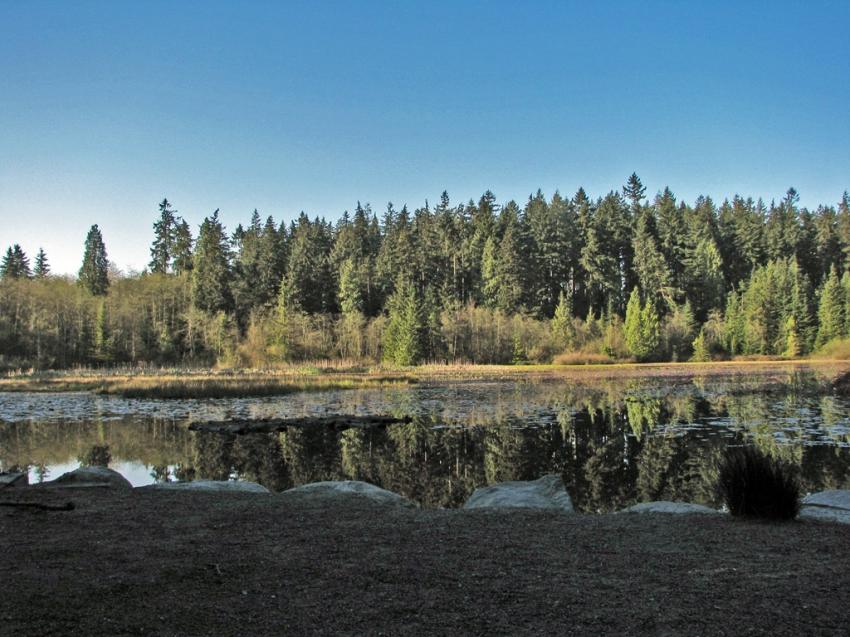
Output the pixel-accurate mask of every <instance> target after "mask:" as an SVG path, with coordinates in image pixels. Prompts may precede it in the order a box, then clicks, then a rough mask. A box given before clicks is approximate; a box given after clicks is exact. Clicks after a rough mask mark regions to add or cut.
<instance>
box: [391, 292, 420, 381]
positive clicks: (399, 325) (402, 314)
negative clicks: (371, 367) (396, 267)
mask: <svg viewBox="0 0 850 637" xmlns="http://www.w3.org/2000/svg"><path fill="white" fill-rule="evenodd" d="M387 309H388V319H387V326H386V329H385V330H384V339H383V345H384V352H383V360H384V361H385V362H387V363H390V364H393V365H400V366H406V365H415V364H416V363H418V362H419V361H420V360H421V358H422V350H423V347H422V330H423V327H424V325H423V322H424V321H423V316H422V313H421V309H420V304H419V299H418V297H417V294H416V290H415V289H414V288H413V286H412V285H411V284H410V283H409V282H407V281H405V280H404V279H399V281H398V282H397V283H396V289H395V292H394V293H393V294H392V296H391V297H390V299H389V301H388V302H387Z"/></svg>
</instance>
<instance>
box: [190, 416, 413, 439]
mask: <svg viewBox="0 0 850 637" xmlns="http://www.w3.org/2000/svg"><path fill="white" fill-rule="evenodd" d="M412 420H413V419H412V418H411V417H410V416H405V417H403V418H396V417H394V416H314V417H307V418H258V419H255V420H210V421H207V422H193V423H191V424H190V425H189V430H190V431H205V432H211V433H220V434H235V435H241V434H256V433H273V432H277V431H284V430H286V429H290V428H293V427H302V428H303V427H329V428H332V429H336V430H338V431H342V430H345V429H372V428H381V427H386V426H387V425H397V424H403V423H408V422H411V421H412Z"/></svg>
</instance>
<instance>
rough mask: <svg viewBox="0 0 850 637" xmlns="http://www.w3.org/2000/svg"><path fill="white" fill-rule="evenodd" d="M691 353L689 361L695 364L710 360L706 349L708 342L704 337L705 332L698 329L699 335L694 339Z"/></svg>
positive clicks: (707, 348) (708, 351) (709, 353)
mask: <svg viewBox="0 0 850 637" xmlns="http://www.w3.org/2000/svg"><path fill="white" fill-rule="evenodd" d="M693 351H694V353H693V354H692V355H691V360H692V361H693V362H695V363H704V362H707V361H710V360H711V351H710V350H709V347H708V340H707V339H706V337H705V330H704V329H702V328H701V329H700V331H699V334H697V337H696V338H695V339H694V342H693Z"/></svg>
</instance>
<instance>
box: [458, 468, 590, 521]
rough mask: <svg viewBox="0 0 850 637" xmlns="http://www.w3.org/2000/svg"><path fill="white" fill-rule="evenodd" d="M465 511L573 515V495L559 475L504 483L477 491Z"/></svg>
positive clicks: (467, 503)
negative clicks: (571, 497)
mask: <svg viewBox="0 0 850 637" xmlns="http://www.w3.org/2000/svg"><path fill="white" fill-rule="evenodd" d="M463 508H464V509H550V510H556V511H561V512H563V513H572V512H573V502H572V500H570V494H569V493H567V490H566V489H565V488H564V481H563V480H562V479H561V476H559V475H548V476H543V477H542V478H540V479H538V480H531V481H528V482H500V483H498V484H491V485H490V486H488V487H481V488H479V489H476V490H475V491H474V492H473V494H472V495H471V496H470V497H469V500H467V501H466V504H464V505H463Z"/></svg>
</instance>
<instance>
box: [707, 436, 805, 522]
mask: <svg viewBox="0 0 850 637" xmlns="http://www.w3.org/2000/svg"><path fill="white" fill-rule="evenodd" d="M718 490H719V492H720V496H721V497H722V498H723V500H724V502H726V506H728V507H729V512H730V513H731V514H732V515H735V516H740V517H747V518H761V519H766V520H793V519H794V518H795V517H797V514H798V513H799V512H800V485H799V483H798V482H797V477H796V475H795V473H794V471H793V470H792V469H791V468H790V467H788V466H787V465H786V464H784V463H783V462H781V461H779V460H777V459H775V458H771V457H770V456H768V455H766V454H764V453H763V452H761V451H760V450H758V449H757V448H756V447H752V446H747V447H730V448H729V449H727V451H726V456H725V458H724V459H723V461H722V463H721V465H720V472H719V479H718Z"/></svg>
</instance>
